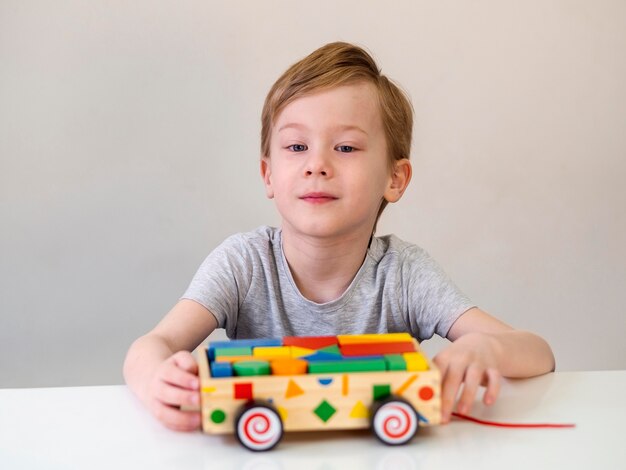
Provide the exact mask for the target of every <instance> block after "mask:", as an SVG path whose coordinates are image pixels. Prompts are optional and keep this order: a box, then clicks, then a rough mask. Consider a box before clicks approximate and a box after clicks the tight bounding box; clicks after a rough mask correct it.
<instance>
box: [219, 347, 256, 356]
mask: <svg viewBox="0 0 626 470" xmlns="http://www.w3.org/2000/svg"><path fill="white" fill-rule="evenodd" d="M251 355H252V348H251V347H250V346H244V347H241V348H213V356H214V358H215V359H219V358H220V357H222V356H251Z"/></svg>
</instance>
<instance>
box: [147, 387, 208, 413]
mask: <svg viewBox="0 0 626 470" xmlns="http://www.w3.org/2000/svg"><path fill="white" fill-rule="evenodd" d="M154 397H155V398H156V399H157V400H159V401H160V402H161V403H164V404H166V405H170V406H177V407H180V406H188V407H194V406H198V404H199V403H200V394H199V393H198V392H197V391H193V390H185V389H182V388H180V387H176V386H173V385H170V384H168V383H165V382H161V383H160V384H159V385H157V386H156V387H155V390H154Z"/></svg>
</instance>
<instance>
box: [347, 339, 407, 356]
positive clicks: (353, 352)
mask: <svg viewBox="0 0 626 470" xmlns="http://www.w3.org/2000/svg"><path fill="white" fill-rule="evenodd" d="M340 349H341V354H342V355H343V356H349V357H353V356H378V355H380V354H398V353H405V352H414V351H415V346H414V344H413V343H412V342H411V341H402V342H397V343H385V342H380V343H357V344H342V345H341V346H340Z"/></svg>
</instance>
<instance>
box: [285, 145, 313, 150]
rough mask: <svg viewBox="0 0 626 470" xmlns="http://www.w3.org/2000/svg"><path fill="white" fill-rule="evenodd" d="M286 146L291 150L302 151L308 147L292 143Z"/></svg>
mask: <svg viewBox="0 0 626 470" xmlns="http://www.w3.org/2000/svg"><path fill="white" fill-rule="evenodd" d="M287 148H288V149H289V150H291V151H292V152H304V151H305V150H307V149H308V147H307V146H306V145H304V144H293V145H289V146H288V147H287Z"/></svg>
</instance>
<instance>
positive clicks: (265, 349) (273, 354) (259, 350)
mask: <svg viewBox="0 0 626 470" xmlns="http://www.w3.org/2000/svg"><path fill="white" fill-rule="evenodd" d="M252 355H253V356H254V357H255V358H257V359H259V358H263V359H278V358H281V357H284V358H290V357H291V347H289V346H259V347H256V348H254V349H253V350H252Z"/></svg>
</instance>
